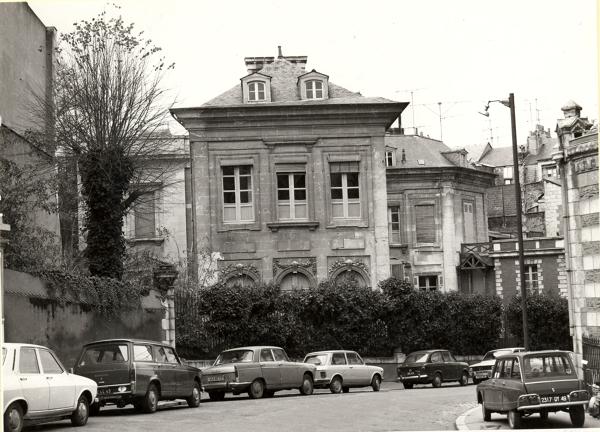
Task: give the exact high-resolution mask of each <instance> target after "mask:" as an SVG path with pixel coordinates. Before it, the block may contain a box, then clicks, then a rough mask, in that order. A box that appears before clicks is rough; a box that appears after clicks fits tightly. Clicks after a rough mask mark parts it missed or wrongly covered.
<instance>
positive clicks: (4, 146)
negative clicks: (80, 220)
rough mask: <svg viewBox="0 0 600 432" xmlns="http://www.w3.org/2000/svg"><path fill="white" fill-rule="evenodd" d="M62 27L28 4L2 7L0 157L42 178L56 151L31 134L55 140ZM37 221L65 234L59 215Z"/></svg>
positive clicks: (50, 171) (35, 218) (37, 217)
mask: <svg viewBox="0 0 600 432" xmlns="http://www.w3.org/2000/svg"><path fill="white" fill-rule="evenodd" d="M55 39H56V29H55V28H54V27H46V26H45V25H44V24H43V23H42V22H41V21H40V19H39V18H38V17H37V16H36V15H35V13H33V11H32V10H31V8H30V7H29V5H28V4H27V3H18V2H14V3H0V47H1V49H0V157H2V158H5V159H7V160H10V161H12V162H14V163H16V164H17V165H18V166H20V167H30V169H35V170H36V175H39V176H45V175H47V176H50V175H53V173H54V164H53V157H54V155H53V154H51V150H49V149H44V148H41V147H39V146H36V145H35V144H34V143H32V142H31V140H29V139H28V138H27V133H29V132H32V133H38V134H45V136H51V134H52V125H53V119H52V115H51V112H50V111H46V110H45V108H47V107H50V106H51V104H50V103H49V102H50V101H51V100H52V86H53V78H54V70H55V64H56V62H55V57H54V49H55ZM31 217H32V223H33V224H35V225H36V226H41V227H43V228H45V229H46V230H48V231H50V232H52V233H54V234H56V235H57V237H58V236H59V235H60V225H59V218H58V214H49V213H47V212H45V211H44V210H41V209H40V210H38V211H36V212H35V214H32V215H31Z"/></svg>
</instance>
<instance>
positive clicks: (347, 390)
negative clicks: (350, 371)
mask: <svg viewBox="0 0 600 432" xmlns="http://www.w3.org/2000/svg"><path fill="white" fill-rule="evenodd" d="M342 391H343V392H344V393H350V387H342Z"/></svg>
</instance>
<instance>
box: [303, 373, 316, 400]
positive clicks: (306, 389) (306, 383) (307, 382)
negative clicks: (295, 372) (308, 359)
mask: <svg viewBox="0 0 600 432" xmlns="http://www.w3.org/2000/svg"><path fill="white" fill-rule="evenodd" d="M313 389H314V386H313V379H312V377H311V376H310V375H309V374H304V376H303V377H302V385H301V386H300V393H301V394H303V395H311V394H312V393H313Z"/></svg>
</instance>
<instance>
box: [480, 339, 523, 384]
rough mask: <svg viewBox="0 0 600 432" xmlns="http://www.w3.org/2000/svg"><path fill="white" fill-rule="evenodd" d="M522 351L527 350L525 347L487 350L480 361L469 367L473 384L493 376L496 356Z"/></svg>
mask: <svg viewBox="0 0 600 432" xmlns="http://www.w3.org/2000/svg"><path fill="white" fill-rule="evenodd" d="M520 351H525V348H521V347H519V348H500V349H495V350H491V351H488V352H486V353H485V355H484V356H483V358H482V359H481V361H480V362H479V363H475V364H472V365H471V367H470V368H469V374H470V375H471V377H472V378H473V384H479V383H480V382H481V381H484V380H486V379H488V378H489V377H491V376H492V368H493V367H494V364H495V363H496V357H498V356H501V355H504V354H510V353H514V352H520Z"/></svg>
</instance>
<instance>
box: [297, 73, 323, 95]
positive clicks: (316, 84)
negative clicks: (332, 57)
mask: <svg viewBox="0 0 600 432" xmlns="http://www.w3.org/2000/svg"><path fill="white" fill-rule="evenodd" d="M298 93H300V99H302V100H320V99H328V98H329V77H328V76H327V75H325V74H322V73H320V72H317V71H316V70H314V69H313V70H312V71H310V72H307V73H305V74H304V75H300V76H299V77H298Z"/></svg>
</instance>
